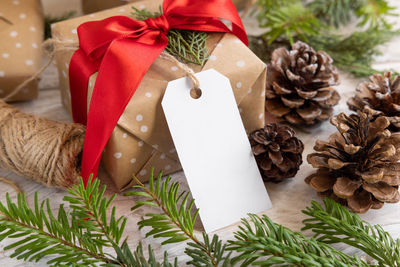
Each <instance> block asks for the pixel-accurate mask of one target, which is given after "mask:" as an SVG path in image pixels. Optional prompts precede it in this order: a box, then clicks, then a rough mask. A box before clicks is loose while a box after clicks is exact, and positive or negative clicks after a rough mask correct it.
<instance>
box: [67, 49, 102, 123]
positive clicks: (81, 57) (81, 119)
mask: <svg viewBox="0 0 400 267" xmlns="http://www.w3.org/2000/svg"><path fill="white" fill-rule="evenodd" d="M98 69H99V63H98V62H93V61H91V60H89V59H88V57H87V56H86V55H85V53H84V52H83V51H82V50H81V49H78V50H77V51H76V52H75V53H74V55H73V56H72V58H71V62H70V64H69V77H70V79H69V86H70V87H69V88H70V91H71V106H72V116H73V119H74V121H75V122H77V123H81V124H84V125H86V120H87V87H88V83H89V78H90V76H91V75H92V74H94V73H95V72H97V70H98Z"/></svg>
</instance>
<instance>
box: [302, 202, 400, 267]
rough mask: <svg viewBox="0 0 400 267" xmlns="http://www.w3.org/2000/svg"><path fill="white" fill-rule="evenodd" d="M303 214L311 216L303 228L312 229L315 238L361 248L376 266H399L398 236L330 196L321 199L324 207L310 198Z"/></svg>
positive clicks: (399, 241)
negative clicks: (373, 224) (309, 203)
mask: <svg viewBox="0 0 400 267" xmlns="http://www.w3.org/2000/svg"><path fill="white" fill-rule="evenodd" d="M303 213H304V214H306V215H308V216H310V217H311V218H308V219H306V220H304V221H303V223H304V225H305V226H304V228H303V230H308V229H310V230H312V231H313V232H314V233H315V238H316V239H317V240H318V241H320V242H323V243H326V244H336V243H344V244H347V245H349V246H352V247H354V248H357V249H360V250H361V251H363V252H364V253H366V254H367V255H369V256H371V257H372V258H374V259H376V260H377V261H378V264H379V266H388V267H389V266H391V267H399V266H400V239H397V240H395V239H394V238H392V237H391V236H390V235H389V233H387V232H385V231H384V230H383V228H382V227H381V226H379V225H375V226H372V225H370V224H369V223H367V222H365V221H363V220H361V218H360V217H359V216H358V215H357V214H355V213H352V212H350V211H349V210H347V209H345V208H343V207H342V206H341V205H340V204H338V203H336V202H334V201H333V200H331V199H325V200H324V207H322V206H321V205H320V204H318V203H317V202H315V201H313V202H312V203H311V207H308V208H307V209H306V210H304V211H303Z"/></svg>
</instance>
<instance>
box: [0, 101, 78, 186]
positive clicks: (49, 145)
mask: <svg viewBox="0 0 400 267" xmlns="http://www.w3.org/2000/svg"><path fill="white" fill-rule="evenodd" d="M84 135H85V127H84V126H83V125H80V124H74V123H62V122H55V121H51V120H48V119H44V118H38V117H36V116H33V115H29V114H25V113H22V112H20V111H19V110H17V109H16V108H14V107H13V106H10V105H8V104H6V103H5V102H4V101H2V100H0V168H3V169H8V170H11V171H13V172H15V173H17V174H19V175H21V176H26V177H29V178H32V179H33V180H35V181H36V182H40V183H42V184H45V185H47V186H54V187H59V188H69V187H71V186H72V185H74V184H78V183H79V172H80V170H79V166H80V158H81V154H82V149H83V141H84ZM3 180H4V179H3Z"/></svg>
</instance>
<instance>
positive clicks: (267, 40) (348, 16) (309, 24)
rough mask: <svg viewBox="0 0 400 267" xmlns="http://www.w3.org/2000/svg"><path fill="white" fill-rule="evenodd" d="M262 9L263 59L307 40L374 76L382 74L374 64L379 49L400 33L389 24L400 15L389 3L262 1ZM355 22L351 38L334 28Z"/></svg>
mask: <svg viewBox="0 0 400 267" xmlns="http://www.w3.org/2000/svg"><path fill="white" fill-rule="evenodd" d="M258 7H259V8H258V20H259V25H260V26H261V27H263V28H265V30H266V32H265V34H264V35H262V36H259V37H258V39H259V40H260V42H252V43H251V48H252V50H254V51H255V52H256V53H257V54H258V55H259V56H260V57H261V58H262V59H263V60H268V59H269V55H270V53H271V52H272V51H271V47H270V45H272V47H276V46H277V45H276V44H279V45H280V46H285V47H289V46H290V45H291V44H293V43H294V42H295V41H297V40H301V41H305V42H308V43H309V44H310V46H312V47H314V48H315V49H317V50H323V51H326V52H327V53H328V54H330V55H331V57H332V58H333V60H334V64H335V65H337V66H338V67H339V68H341V69H343V70H345V71H349V72H350V73H352V74H354V75H355V76H358V77H361V76H369V75H372V74H373V73H376V72H378V71H376V70H375V69H373V68H372V67H371V65H372V63H373V59H374V57H375V56H377V55H379V54H380V49H379V46H380V45H382V44H384V43H386V42H388V41H389V40H390V39H391V38H392V37H394V36H395V35H397V34H398V33H399V32H398V31H396V30H392V26H391V25H390V23H389V22H388V17H389V16H396V15H397V14H395V13H394V10H395V8H394V7H392V6H390V5H389V3H388V1H387V0H313V1H302V0H258ZM352 22H358V24H357V28H356V30H354V31H353V32H352V33H351V34H350V35H339V34H337V33H336V32H335V31H334V30H333V29H332V26H333V27H336V28H338V27H339V26H348V25H349V24H350V23H352Z"/></svg>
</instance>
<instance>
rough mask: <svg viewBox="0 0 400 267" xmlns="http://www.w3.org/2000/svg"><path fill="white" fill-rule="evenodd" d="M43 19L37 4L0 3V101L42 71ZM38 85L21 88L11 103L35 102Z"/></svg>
mask: <svg viewBox="0 0 400 267" xmlns="http://www.w3.org/2000/svg"><path fill="white" fill-rule="evenodd" d="M43 27H44V26H43V15H42V9H41V5H40V0H1V1H0V38H1V43H0V98H3V97H5V96H7V95H8V94H9V93H10V92H11V91H13V90H14V89H15V88H16V87H17V86H18V85H20V84H21V83H22V82H24V81H25V80H26V79H27V78H29V77H31V76H32V75H33V74H34V73H35V72H36V71H37V70H38V69H39V68H40V67H41V50H40V47H39V46H40V44H41V43H42V41H43ZM36 96H37V81H33V82H31V83H30V84H28V85H27V86H26V88H23V89H22V91H21V92H20V93H18V94H17V95H15V96H14V97H12V98H11V99H10V101H24V100H30V99H33V98H36Z"/></svg>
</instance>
